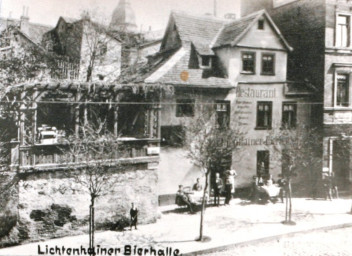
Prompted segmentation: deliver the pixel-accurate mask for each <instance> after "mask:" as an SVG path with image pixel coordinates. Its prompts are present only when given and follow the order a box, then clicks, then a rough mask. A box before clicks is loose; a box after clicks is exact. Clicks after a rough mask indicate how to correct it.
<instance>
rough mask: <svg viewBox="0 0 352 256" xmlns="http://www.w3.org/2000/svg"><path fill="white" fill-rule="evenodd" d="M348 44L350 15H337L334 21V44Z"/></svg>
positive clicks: (342, 45) (340, 45)
mask: <svg viewBox="0 0 352 256" xmlns="http://www.w3.org/2000/svg"><path fill="white" fill-rule="evenodd" d="M349 45H350V17H349V16H347V15H338V16H337V21H336V46H339V47H348V46H349Z"/></svg>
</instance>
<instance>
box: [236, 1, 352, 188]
mask: <svg viewBox="0 0 352 256" xmlns="http://www.w3.org/2000/svg"><path fill="white" fill-rule="evenodd" d="M263 8H265V9H266V10H267V11H268V13H270V15H271V16H272V17H273V20H274V21H275V22H276V24H277V25H278V26H279V28H280V30H281V31H282V33H283V35H284V36H285V38H286V39H287V40H288V41H289V43H290V44H291V45H292V46H293V47H294V49H295V50H294V51H293V53H292V54H291V55H290V58H289V64H290V65H289V77H297V78H300V79H302V80H308V81H309V82H310V83H312V84H313V85H314V87H316V88H317V90H318V91H317V95H316V97H315V101H314V102H312V105H313V106H316V107H314V115H313V116H312V118H315V119H313V120H314V123H315V125H316V126H318V127H322V128H323V129H322V130H323V131H322V132H323V133H322V134H323V137H324V138H323V141H322V144H323V147H322V148H323V150H322V151H323V155H322V160H323V164H322V166H321V167H322V171H323V172H333V173H334V174H335V177H336V179H337V182H338V185H339V187H340V190H343V189H345V190H346V191H348V190H349V188H350V186H351V182H352V171H351V170H352V169H351V168H350V167H351V163H352V161H351V159H352V158H351V156H352V151H351V138H352V118H351V117H352V110H351V106H352V98H351V95H352V91H351V88H352V86H351V82H352V79H351V73H352V52H351V49H352V48H351V47H352V44H351V42H352V37H351V26H352V24H351V17H352V11H351V10H352V2H351V1H345V0H343V1H342V0H280V1H279V0H255V1H248V0H244V1H242V2H241V9H242V14H243V15H247V14H248V13H251V12H253V11H256V10H259V9H263Z"/></svg>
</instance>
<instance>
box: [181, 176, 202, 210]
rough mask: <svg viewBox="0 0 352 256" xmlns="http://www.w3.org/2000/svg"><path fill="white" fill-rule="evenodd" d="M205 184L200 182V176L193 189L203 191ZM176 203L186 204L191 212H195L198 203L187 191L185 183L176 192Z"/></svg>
mask: <svg viewBox="0 0 352 256" xmlns="http://www.w3.org/2000/svg"><path fill="white" fill-rule="evenodd" d="M202 190H203V186H202V184H200V178H197V181H196V183H195V184H194V185H193V187H192V191H198V192H199V191H202ZM176 204H177V205H186V206H187V207H188V210H189V211H190V212H191V213H194V207H195V205H196V203H195V202H194V201H193V200H192V199H191V198H190V194H189V193H186V191H185V189H184V187H183V185H179V186H178V191H177V193H176Z"/></svg>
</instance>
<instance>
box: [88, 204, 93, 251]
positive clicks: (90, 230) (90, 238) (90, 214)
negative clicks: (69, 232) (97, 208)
mask: <svg viewBox="0 0 352 256" xmlns="http://www.w3.org/2000/svg"><path fill="white" fill-rule="evenodd" d="M91 234H92V205H89V230H88V235H89V248H92V237H91Z"/></svg>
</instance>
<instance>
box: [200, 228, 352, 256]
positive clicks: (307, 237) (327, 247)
mask: <svg viewBox="0 0 352 256" xmlns="http://www.w3.org/2000/svg"><path fill="white" fill-rule="evenodd" d="M351 240H352V228H345V229H336V230H330V231H319V232H314V233H309V234H303V235H301V234H298V235H296V236H294V237H287V238H283V239H280V240H275V241H271V242H264V243H259V244H254V245H247V246H240V247H236V248H233V249H229V250H227V251H221V252H216V253H211V254H207V255H208V256H215V255H222V256H236V255H241V256H246V255H250V256H255V255H271V256H296V255H310V256H323V255H326V256H334V255H336V256H337V255H338V256H343V255H346V256H347V255H351V254H352V244H351Z"/></svg>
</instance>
